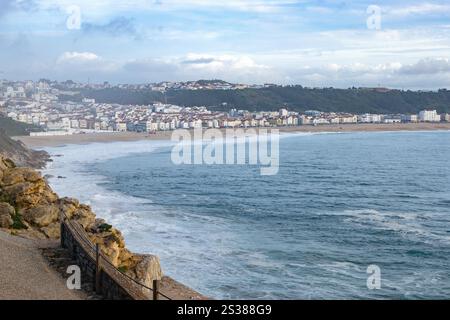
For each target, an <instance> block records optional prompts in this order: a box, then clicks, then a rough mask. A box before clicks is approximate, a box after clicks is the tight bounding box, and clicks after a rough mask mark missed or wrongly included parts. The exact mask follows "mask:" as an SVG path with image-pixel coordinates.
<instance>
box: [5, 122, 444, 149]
mask: <svg viewBox="0 0 450 320" xmlns="http://www.w3.org/2000/svg"><path fill="white" fill-rule="evenodd" d="M278 129H279V130H280V132H290V133H294V132H373V131H432V130H450V123H401V124H347V125H321V126H298V127H281V128H278ZM171 136H172V131H165V132H157V133H156V134H148V133H135V132H111V133H94V134H76V135H68V136H50V137H48V136H47V137H29V136H26V137H25V136H22V137H14V139H16V140H20V141H22V142H23V143H25V144H26V145H27V146H28V147H30V148H44V147H57V146H63V145H68V144H89V143H108V142H118V141H139V140H168V139H170V138H171Z"/></svg>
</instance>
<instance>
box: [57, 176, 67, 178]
mask: <svg viewBox="0 0 450 320" xmlns="http://www.w3.org/2000/svg"><path fill="white" fill-rule="evenodd" d="M58 179H67V178H66V177H63V176H58Z"/></svg>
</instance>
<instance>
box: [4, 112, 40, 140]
mask: <svg viewBox="0 0 450 320" xmlns="http://www.w3.org/2000/svg"><path fill="white" fill-rule="evenodd" d="M37 129H38V128H37V127H36V126H33V125H29V124H25V123H21V122H17V121H14V120H12V119H10V118H6V117H2V116H0V130H3V131H4V132H5V134H6V135H8V136H10V137H14V136H28V135H30V132H32V131H36V130H37Z"/></svg>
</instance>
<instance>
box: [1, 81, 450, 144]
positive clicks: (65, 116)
mask: <svg viewBox="0 0 450 320" xmlns="http://www.w3.org/2000/svg"><path fill="white" fill-rule="evenodd" d="M85 86H88V85H87V84H78V83H75V82H65V83H63V84H61V83H55V82H53V83H52V82H49V81H38V82H34V81H25V82H24V81H22V82H10V81H4V80H3V81H1V80H0V115H3V116H7V117H9V118H11V119H13V120H16V121H19V122H22V123H26V124H29V125H33V126H34V127H35V130H33V132H31V133H30V135H32V136H57V135H72V134H86V133H108V132H147V133H150V134H151V133H156V132H158V131H170V130H176V129H196V128H252V127H253V128H256V127H294V126H325V125H336V124H342V125H344V124H397V123H419V122H428V123H437V122H450V114H447V113H445V114H439V113H438V112H437V110H436V108H433V106H429V107H428V106H427V109H424V110H423V111H421V112H419V113H418V114H351V113H334V112H321V111H320V110H313V109H312V110H308V111H305V112H302V113H299V112H293V111H290V110H288V109H287V108H286V107H284V106H274V111H270V112H269V111H260V112H250V111H247V110H237V109H230V110H229V111H226V112H225V111H212V110H211V108H210V107H208V106H196V107H186V106H179V105H172V104H167V103H161V102H155V103H152V104H149V105H121V104H114V103H98V102H96V101H95V99H89V98H84V99H82V100H81V101H70V99H64V100H61V99H60V96H61V95H66V96H70V95H71V94H73V91H70V90H74V89H80V88H83V87H85ZM90 86H91V87H92V86H94V87H95V88H97V89H102V88H109V87H110V85H109V84H108V83H104V84H102V85H90ZM264 86H271V85H264ZM119 87H124V88H127V89H130V88H131V89H146V90H153V91H160V92H165V91H166V90H200V89H202V90H240V89H245V88H248V87H249V86H246V85H236V84H230V83H226V82H223V81H219V80H217V81H195V82H186V83H168V82H164V83H158V84H148V85H141V86H133V85H119Z"/></svg>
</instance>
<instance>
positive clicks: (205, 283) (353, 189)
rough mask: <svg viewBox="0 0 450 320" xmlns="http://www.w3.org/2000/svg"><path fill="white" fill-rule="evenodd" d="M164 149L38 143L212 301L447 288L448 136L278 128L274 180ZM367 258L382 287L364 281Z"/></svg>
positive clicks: (68, 191)
mask: <svg viewBox="0 0 450 320" xmlns="http://www.w3.org/2000/svg"><path fill="white" fill-rule="evenodd" d="M171 149H172V147H171V143H170V141H137V142H117V143H110V144H89V145H84V146H80V145H68V146H63V147H58V148H47V149H46V150H47V151H49V152H50V153H51V154H52V155H53V156H54V157H53V158H54V163H52V164H51V165H50V166H49V168H48V169H47V170H45V172H44V173H45V174H50V175H52V176H53V178H51V179H50V183H51V185H52V187H53V188H54V189H55V191H56V192H58V193H59V195H60V196H70V197H75V198H78V199H80V200H81V201H82V202H85V203H87V204H90V205H91V206H92V207H93V209H94V211H95V212H96V213H97V215H98V216H99V217H102V218H105V219H107V220H108V222H110V223H111V224H113V225H114V226H115V227H117V228H118V229H120V230H121V231H122V232H123V233H124V236H125V239H126V242H127V245H128V247H129V248H130V249H131V250H133V251H136V252H140V253H152V254H157V255H158V256H159V257H160V259H161V262H162V267H163V271H164V272H165V274H167V275H170V276H171V277H173V278H175V279H177V280H178V281H180V282H182V283H184V284H186V285H188V286H190V287H192V288H193V289H195V290H197V291H199V292H201V293H202V294H205V295H207V296H209V297H212V298H216V299H431V298H438V299H439V298H449V297H450V170H449V161H450V132H445V131H435V132H373V133H345V134H344V133H342V134H337V133H330V134H305V133H302V134H300V133H299V134H287V135H284V136H282V138H281V140H280V169H279V173H278V174H277V175H274V176H261V174H260V170H259V168H258V167H257V166H249V165H217V166H207V165H199V166H191V165H181V166H175V165H174V164H172V162H171V158H170V154H171ZM58 176H60V177H59V178H58ZM370 265H376V266H377V267H379V269H380V271H381V288H380V289H375V290H370V289H369V288H368V286H367V279H368V277H369V276H370V274H368V273H367V268H368V267H369V266H370Z"/></svg>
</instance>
